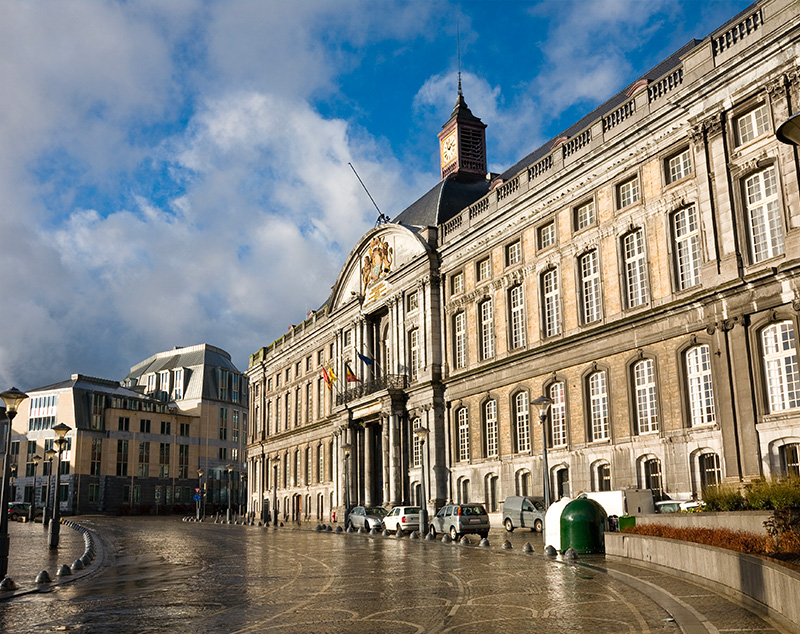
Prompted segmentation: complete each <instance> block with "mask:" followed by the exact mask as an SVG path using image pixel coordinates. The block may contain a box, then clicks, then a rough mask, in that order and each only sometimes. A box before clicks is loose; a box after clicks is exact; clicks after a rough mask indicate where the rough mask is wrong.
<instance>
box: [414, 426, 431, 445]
mask: <svg viewBox="0 0 800 634" xmlns="http://www.w3.org/2000/svg"><path fill="white" fill-rule="evenodd" d="M414 435H415V436H416V437H417V438H419V440H420V442H425V440H426V439H427V438H428V428H427V427H417V428H416V429H415V430H414Z"/></svg>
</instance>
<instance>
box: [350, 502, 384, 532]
mask: <svg viewBox="0 0 800 634" xmlns="http://www.w3.org/2000/svg"><path fill="white" fill-rule="evenodd" d="M384 517H386V509H385V508H383V507H381V506H355V507H353V509H352V510H351V511H350V515H349V517H348V518H347V523H348V524H349V525H350V526H352V527H353V528H365V529H367V530H370V529H372V528H377V529H378V530H380V529H382V528H383V518H384Z"/></svg>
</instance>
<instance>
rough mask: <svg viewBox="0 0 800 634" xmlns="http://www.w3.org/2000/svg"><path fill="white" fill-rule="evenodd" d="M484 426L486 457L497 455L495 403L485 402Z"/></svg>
mask: <svg viewBox="0 0 800 634" xmlns="http://www.w3.org/2000/svg"><path fill="white" fill-rule="evenodd" d="M483 415H484V419H485V424H486V457H487V458H491V457H494V456H497V455H498V452H497V401H494V400H492V401H487V402H486V404H485V405H484V406H483Z"/></svg>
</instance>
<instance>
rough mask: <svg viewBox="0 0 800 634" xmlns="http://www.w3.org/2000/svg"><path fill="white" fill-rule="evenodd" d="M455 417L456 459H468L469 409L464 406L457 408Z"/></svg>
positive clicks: (462, 460)
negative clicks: (456, 432)
mask: <svg viewBox="0 0 800 634" xmlns="http://www.w3.org/2000/svg"><path fill="white" fill-rule="evenodd" d="M456 418H457V419H458V460H459V462H464V461H466V460H469V410H467V408H466V407H461V408H459V410H458V412H457V414H456Z"/></svg>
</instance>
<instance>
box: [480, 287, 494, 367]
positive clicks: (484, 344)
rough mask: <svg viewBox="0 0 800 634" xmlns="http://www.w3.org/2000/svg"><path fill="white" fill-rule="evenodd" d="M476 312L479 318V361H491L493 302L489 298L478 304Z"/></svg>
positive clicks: (492, 351) (492, 348)
mask: <svg viewBox="0 0 800 634" xmlns="http://www.w3.org/2000/svg"><path fill="white" fill-rule="evenodd" d="M478 310H479V312H480V316H481V329H480V336H481V359H482V360H486V359H491V358H492V357H493V356H494V302H493V301H492V299H491V298H489V299H487V300H485V301H483V302H481V303H480V306H479V308H478Z"/></svg>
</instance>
